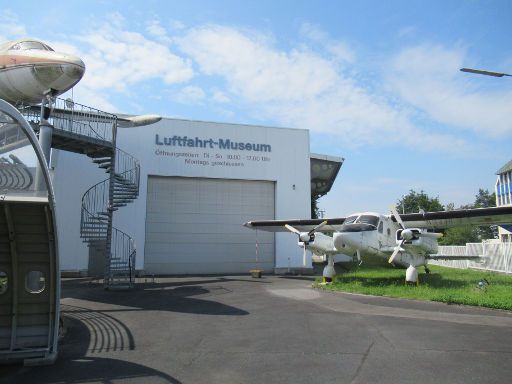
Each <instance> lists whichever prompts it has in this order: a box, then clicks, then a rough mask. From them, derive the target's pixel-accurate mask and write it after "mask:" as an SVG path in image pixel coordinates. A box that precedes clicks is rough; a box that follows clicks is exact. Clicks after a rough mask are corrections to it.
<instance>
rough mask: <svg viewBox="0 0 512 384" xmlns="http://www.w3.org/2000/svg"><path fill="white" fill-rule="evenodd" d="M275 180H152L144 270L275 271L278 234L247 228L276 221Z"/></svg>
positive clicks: (147, 213)
mask: <svg viewBox="0 0 512 384" xmlns="http://www.w3.org/2000/svg"><path fill="white" fill-rule="evenodd" d="M274 189H275V183H274V182H271V181H253V180H228V179H208V178H187V177H162V176H149V177H148V191H147V210H146V241H145V257H144V260H145V261H144V269H145V271H146V273H149V274H178V275H179V274H215V273H219V274H222V273H247V272H248V271H249V270H250V269H252V268H256V267H258V268H260V269H263V270H264V271H267V272H271V271H273V269H274V265H275V255H274V252H275V251H274V250H275V247H274V234H273V233H267V232H261V231H259V232H258V233H257V243H258V247H257V248H258V252H257V258H256V247H255V244H256V233H255V232H254V231H252V230H250V229H248V228H245V227H243V226H242V224H243V223H244V222H246V221H249V220H264V219H273V218H274V212H275V210H274V196H275V194H274Z"/></svg>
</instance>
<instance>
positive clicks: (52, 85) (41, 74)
mask: <svg viewBox="0 0 512 384" xmlns="http://www.w3.org/2000/svg"><path fill="white" fill-rule="evenodd" d="M53 62H54V63H55V64H54V65H41V66H39V67H37V68H34V72H35V75H36V76H37V78H38V80H39V81H40V82H41V84H44V86H46V89H54V90H56V91H58V93H59V94H61V93H64V92H65V91H67V90H68V89H70V88H72V87H73V86H74V85H75V84H76V83H78V82H79V81H80V79H81V78H82V76H83V75H84V73H85V64H84V62H83V61H82V60H81V59H80V58H79V57H76V56H72V55H66V54H58V53H54V55H53Z"/></svg>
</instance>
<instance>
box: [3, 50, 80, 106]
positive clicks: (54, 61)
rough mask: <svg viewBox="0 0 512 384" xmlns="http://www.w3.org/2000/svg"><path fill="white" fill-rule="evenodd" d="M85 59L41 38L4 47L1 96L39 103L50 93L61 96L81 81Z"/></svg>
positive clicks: (10, 99) (28, 102)
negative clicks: (55, 49)
mask: <svg viewBox="0 0 512 384" xmlns="http://www.w3.org/2000/svg"><path fill="white" fill-rule="evenodd" d="M84 72H85V64H84V63H83V61H82V60H81V59H80V58H78V57H76V56H73V55H69V54H64V53H59V52H55V51H53V50H52V49H51V48H50V47H49V46H48V45H46V44H44V43H42V42H40V41H37V40H18V41H14V42H9V43H5V44H2V45H1V46H0V98H2V99H4V100H6V101H8V102H10V103H11V104H17V103H25V104H39V103H40V102H41V100H42V99H43V98H44V97H45V96H46V95H48V94H50V95H51V96H58V95H60V94H62V93H64V92H66V91H67V90H69V89H70V88H72V87H73V86H74V85H75V84H76V83H78V82H79V81H80V79H81V78H82V76H83V75H84Z"/></svg>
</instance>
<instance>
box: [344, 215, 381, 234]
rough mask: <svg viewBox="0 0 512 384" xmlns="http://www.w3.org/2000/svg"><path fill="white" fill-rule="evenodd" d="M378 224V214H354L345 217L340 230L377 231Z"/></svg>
mask: <svg viewBox="0 0 512 384" xmlns="http://www.w3.org/2000/svg"><path fill="white" fill-rule="evenodd" d="M378 225H379V216H377V215H353V216H349V217H347V218H346V219H345V221H344V222H343V225H342V226H341V229H340V232H363V231H375V230H377V226H378Z"/></svg>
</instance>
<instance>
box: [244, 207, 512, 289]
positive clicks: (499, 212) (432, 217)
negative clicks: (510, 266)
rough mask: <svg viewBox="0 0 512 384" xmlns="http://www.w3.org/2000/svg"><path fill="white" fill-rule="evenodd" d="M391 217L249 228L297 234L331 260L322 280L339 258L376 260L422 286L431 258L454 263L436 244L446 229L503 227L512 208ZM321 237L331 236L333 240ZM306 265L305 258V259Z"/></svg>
mask: <svg viewBox="0 0 512 384" xmlns="http://www.w3.org/2000/svg"><path fill="white" fill-rule="evenodd" d="M391 212H392V214H390V215H382V214H379V213H374V212H363V213H354V214H352V215H350V216H348V217H346V218H345V217H340V218H332V219H325V220H323V219H306V220H268V221H249V222H247V223H245V224H244V226H246V227H248V228H252V229H259V230H263V231H269V232H283V231H290V232H293V233H295V234H297V235H298V237H299V246H301V247H304V255H305V252H306V249H309V250H310V251H311V252H313V253H314V254H316V255H325V256H327V260H328V262H327V266H326V267H325V268H324V271H323V277H324V280H325V281H326V282H330V281H332V278H333V277H334V275H335V271H334V255H336V254H344V255H355V256H356V257H357V259H358V260H359V261H360V260H361V257H363V258H364V257H365V256H377V257H380V258H383V259H386V260H388V262H389V263H390V264H393V265H395V266H400V267H405V268H407V271H406V281H407V282H414V283H416V282H417V281H418V271H417V269H416V268H417V267H420V266H424V268H425V272H427V273H429V270H428V267H427V263H428V260H430V259H441V260H450V259H453V258H455V257H451V256H441V255H437V252H438V243H437V240H438V239H439V238H440V237H441V236H442V234H441V233H436V232H433V230H435V229H438V230H439V229H446V228H451V227H456V226H464V225H500V224H508V223H512V206H510V207H494V208H477V209H461V210H453V211H441V212H420V213H409V214H403V215H399V214H398V212H397V211H396V209H395V207H392V208H391ZM322 232H332V233H333V235H332V237H331V236H328V235H326V234H325V233H322ZM460 259H479V257H478V256H467V257H460V256H457V260H460ZM304 264H305V257H304Z"/></svg>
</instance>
